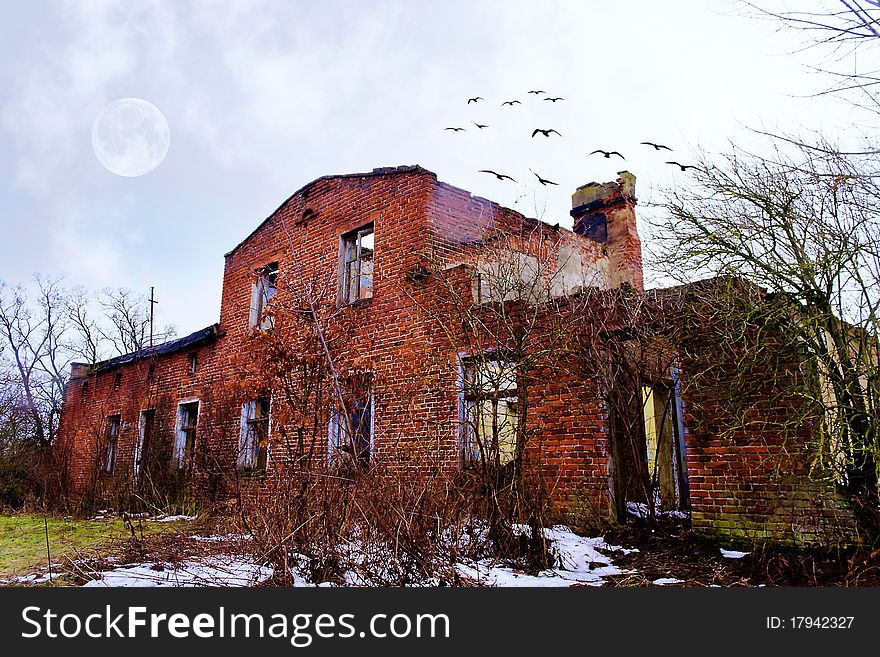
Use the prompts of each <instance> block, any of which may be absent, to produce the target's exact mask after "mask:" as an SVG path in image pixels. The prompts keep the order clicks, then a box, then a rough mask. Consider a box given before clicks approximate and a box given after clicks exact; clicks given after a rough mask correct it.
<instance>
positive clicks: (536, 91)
mask: <svg viewBox="0 0 880 657" xmlns="http://www.w3.org/2000/svg"><path fill="white" fill-rule="evenodd" d="M528 93H530V94H535V95H536V96H537V95H538V94H542V93H544V91H543V90H542V89H536V90H535V91H530V92H528Z"/></svg>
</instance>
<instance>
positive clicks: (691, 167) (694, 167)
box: [666, 162, 697, 171]
mask: <svg viewBox="0 0 880 657" xmlns="http://www.w3.org/2000/svg"><path fill="white" fill-rule="evenodd" d="M666 164H674V165H675V166H677V167H680V168H681V170H682V171H687V170H688V169H696V168H697V165H696V164H681V163H680V162H667V163H666Z"/></svg>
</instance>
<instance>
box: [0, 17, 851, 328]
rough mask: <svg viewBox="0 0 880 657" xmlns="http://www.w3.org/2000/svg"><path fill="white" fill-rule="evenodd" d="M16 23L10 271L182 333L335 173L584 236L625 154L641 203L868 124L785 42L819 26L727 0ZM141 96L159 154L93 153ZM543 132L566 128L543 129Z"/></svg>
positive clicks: (4, 108) (9, 137) (6, 84)
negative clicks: (804, 135) (766, 141)
mask: <svg viewBox="0 0 880 657" xmlns="http://www.w3.org/2000/svg"><path fill="white" fill-rule="evenodd" d="M766 4H770V5H772V6H773V7H782V6H784V4H783V3H780V2H768V3H766ZM790 4H793V3H790ZM801 4H810V5H815V6H816V7H817V8H822V7H823V6H824V7H828V6H834V5H836V3H834V2H832V0H826V1H825V2H821V1H820V0H816V1H815V2H806V3H801ZM3 13H4V15H3V21H2V24H0V230H2V238H0V279H2V280H5V281H7V282H10V283H17V282H26V281H27V280H28V279H30V278H31V276H32V275H33V274H34V273H35V272H39V273H44V274H49V275H64V276H65V278H66V281H67V284H68V285H71V286H72V285H84V286H87V287H89V288H91V289H100V288H103V287H119V286H124V287H128V288H132V289H135V290H138V291H144V292H145V293H146V292H148V291H149V288H150V286H155V287H156V293H157V297H158V298H159V300H160V305H159V307H158V310H159V313H160V317H159V321H160V323H166V322H171V323H174V324H175V325H176V326H177V329H178V333H179V334H180V335H184V334H186V333H189V332H191V331H194V330H197V329H199V328H201V327H203V326H206V325H208V324H210V323H212V322H214V321H216V320H217V318H218V316H219V303H220V286H221V280H222V272H223V254H224V253H225V252H227V251H228V250H230V249H231V248H232V247H233V246H235V245H236V244H237V243H238V242H239V241H241V239H242V238H244V237H245V236H246V235H247V234H248V233H249V232H250V231H251V230H252V229H253V228H254V227H255V226H256V225H257V224H258V223H259V222H260V221H261V220H262V219H264V218H265V217H266V216H267V215H268V214H270V213H271V212H272V211H273V210H274V209H275V208H276V207H277V206H278V205H279V204H280V203H281V202H282V201H283V200H284V199H285V198H287V196H289V195H290V194H291V193H292V192H294V191H295V190H297V189H298V188H300V187H301V186H302V185H304V184H306V183H308V182H309V181H311V180H313V179H315V178H317V177H319V176H322V175H327V174H334V173H351V172H358V171H369V170H371V169H373V168H374V167H380V166H394V165H400V164H420V165H422V166H423V167H425V168H427V169H430V170H432V171H434V172H436V173H437V174H438V176H439V178H440V179H441V180H444V181H446V182H448V183H451V184H454V185H457V186H459V187H463V188H465V189H467V190H469V191H471V192H473V193H474V194H477V195H480V196H484V197H487V198H490V199H492V200H495V201H498V202H500V203H502V204H504V205H507V206H510V207H514V208H515V209H517V210H520V211H521V212H524V213H525V214H528V215H530V216H537V217H540V218H542V219H544V220H545V221H548V222H549V223H556V222H560V223H562V225H567V226H570V225H571V221H570V218H569V216H568V210H569V209H570V194H571V192H573V191H574V189H575V188H576V187H577V186H578V185H581V184H584V183H586V182H589V181H592V180H596V181H607V180H613V179H614V178H615V177H616V173H617V171H620V170H621V169H623V168H626V169H628V170H630V171H632V172H633V173H635V174H636V176H637V177H638V182H637V191H638V195H639V203H640V208H639V211H640V212H642V214H643V215H645V214H646V213H650V212H651V208H650V203H651V201H652V199H657V198H659V194H660V192H661V190H662V189H663V187H664V186H667V187H668V186H671V185H683V184H687V177H686V175H684V174H681V173H679V172H676V170H675V169H674V167H671V166H669V165H667V164H664V161H665V160H668V159H677V160H679V161H682V162H687V161H690V160H691V159H693V157H694V153H695V151H696V150H697V149H701V148H702V149H707V150H709V151H713V150H721V149H723V148H724V145H725V143H726V141H727V140H728V139H736V140H739V141H747V140H749V139H753V135H751V134H750V133H749V130H748V128H749V127H759V128H760V127H764V128H768V129H784V130H788V131H796V130H800V129H801V128H802V127H807V128H810V129H817V130H823V131H825V132H826V133H828V134H829V135H830V136H831V137H832V138H833V137H834V136H835V135H836V134H837V133H838V132H839V131H845V130H847V128H848V126H849V125H851V124H852V123H853V119H852V117H849V116H847V112H849V111H850V110H849V109H847V106H843V105H831V104H829V103H830V101H826V100H821V99H817V98H815V97H809V96H808V95H809V94H810V92H812V91H815V90H817V89H818V88H821V87H822V86H823V83H822V82H821V81H819V80H817V79H816V76H815V75H812V76H811V75H810V73H809V72H808V69H807V66H809V65H815V64H817V62H816V61H815V60H814V58H815V54H814V53H812V52H810V51H808V52H801V53H796V54H792V53H793V52H794V51H795V50H797V49H798V46H799V44H800V43H802V39H803V38H804V37H803V35H794V34H790V33H781V34H780V33H777V32H776V31H775V30H776V28H777V27H778V26H777V25H775V24H773V23H772V22H769V21H761V20H757V19H755V18H754V17H750V16H747V15H746V13H745V11H744V9H743V7H742V5H741V4H740V3H738V2H736V1H735V0H674V1H670V2H662V3H661V2H656V0H629V1H627V2H607V1H604V0H572V1H571V2H563V1H542V2H537V1H532V2H525V1H501V0H497V1H496V0H492V1H488V0H486V1H470V0H469V1H456V0H443V1H439V0H438V1H428V0H425V1H420V2H412V1H407V0H384V1H382V0H373V1H369V2H356V1H355V0H348V1H343V0H330V1H322V2H314V1H294V0H289V1H284V0H279V1H277V2H273V1H269V0H266V1H258V0H252V1H244V0H239V1H236V2H206V1H201V2H185V1H177V0H175V1H162V0H154V1H146V0H143V1H138V2H112V1H98V0H92V1H88V2H86V1H81V2H61V1H47V0H44V1H32V2H26V3H25V2H15V3H9V4H4V12H3ZM532 89H535V90H544V91H546V93H547V95H552V96H559V97H562V98H564V100H563V101H560V102H556V103H552V102H547V101H543V100H541V96H539V95H530V94H527V91H529V90H532ZM473 96H482V97H483V98H484V99H485V100H484V101H481V102H479V103H471V104H468V103H467V99H468V98H469V97H473ZM127 97H138V98H143V99H146V100H148V101H149V102H151V103H153V104H154V105H156V106H157V107H158V108H159V109H160V110H161V112H162V113H163V114H164V116H165V117H166V118H167V121H168V124H169V125H170V132H171V144H170V149H169V151H168V154H167V157H166V158H165V160H164V161H163V162H162V163H161V164H160V165H159V166H158V167H157V168H156V169H154V170H153V171H151V172H149V173H147V174H145V175H142V176H137V177H124V176H119V175H116V174H114V173H112V172H110V171H108V170H107V169H105V168H104V167H103V166H102V165H101V163H100V162H99V161H98V159H97V158H96V156H95V153H94V152H93V148H92V126H93V124H94V122H95V119H96V117H97V116H98V115H99V113H100V112H101V111H102V110H103V109H104V108H105V107H106V106H107V104H108V103H110V102H112V101H114V100H116V99H119V98H127ZM512 99H518V100H520V101H521V104H520V105H516V106H514V107H512V108H511V107H509V106H505V107H502V106H501V103H502V102H503V101H506V100H512ZM474 122H478V123H483V124H488V125H489V128H486V129H484V130H479V129H478V128H476V127H475V126H474V125H473V123H474ZM451 126H456V127H457V126H460V127H464V128H466V130H465V131H462V132H452V131H446V130H444V128H445V127H451ZM537 127H540V128H554V129H556V130H557V131H558V132H560V133H561V135H562V136H561V137H559V136H557V135H551V137H549V138H544V137H542V136H541V135H538V136H537V137H535V138H532V137H531V136H530V135H531V132H532V130H533V129H534V128H537ZM645 140H650V141H657V142H661V143H664V144H668V145H669V146H671V147H672V148H674V153H672V154H671V156H670V155H669V154H667V153H666V152H661V153H655V152H654V151H653V150H652V149H650V148H649V147H646V146H641V145H639V142H641V141H645ZM597 148H603V149H608V150H618V151H620V152H621V153H623V154H624V156H625V157H626V160H625V162H624V161H621V160H619V159H617V158H614V159H605V158H603V157H601V156H598V155H592V156H590V155H589V153H590V151H592V150H594V149H597ZM485 168H488V169H494V170H496V171H501V172H504V173H507V174H509V175H511V176H513V177H514V178H515V179H516V180H517V183H511V182H509V181H507V182H499V181H497V180H496V179H495V178H493V177H491V176H489V175H487V174H484V173H478V170H479V169H485ZM530 169H533V170H534V171H535V172H537V173H539V174H541V175H542V176H543V177H545V178H548V179H550V180H553V181H555V182H558V183H559V186H558V187H551V186H547V187H541V186H540V185H539V184H537V179H536V178H535V176H534V175H533V174H532V173H531V172H530Z"/></svg>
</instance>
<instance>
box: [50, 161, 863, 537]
mask: <svg viewBox="0 0 880 657" xmlns="http://www.w3.org/2000/svg"><path fill="white" fill-rule="evenodd" d="M614 185H616V186H614ZM628 185H629V183H628V182H627V180H626V179H623V178H622V181H618V183H615V184H612V187H611V188H609V189H608V190H605V191H608V192H609V194H610V196H609V195H608V194H604V192H603V189H604V187H602V186H593V187H601V188H602V189H598V191H596V189H593V191H591V192H590V194H593V193H594V192H595V194H597V196H595V198H593V197H590V198H587V199H586V200H585V205H586V206H589V207H587V208H585V209H584V208H582V214H581V215H580V216H581V218H582V221H580V223H578V224H576V227H577V226H579V227H580V230H579V232H581V233H582V234H578V235H576V234H574V233H572V232H571V231H565V230H564V229H559V228H557V227H549V226H545V225H541V224H540V223H538V222H535V221H534V220H528V219H525V218H524V217H522V216H521V215H519V214H518V213H516V212H513V211H512V210H508V209H505V208H501V207H500V206H498V205H496V204H493V203H491V202H489V201H487V200H485V199H480V198H478V197H474V196H472V195H470V194H469V193H467V192H466V191H464V190H460V189H457V188H455V187H452V186H449V185H445V184H443V183H439V182H438V181H437V179H436V176H434V174H432V173H430V172H428V171H425V170H424V169H420V168H418V167H401V168H397V169H383V170H377V171H375V172H373V173H368V174H358V175H348V176H332V177H327V178H321V179H318V180H317V181H315V182H313V183H310V184H309V185H307V186H306V187H304V188H303V189H302V190H300V191H299V192H297V193H296V194H294V195H293V196H291V197H290V198H289V199H288V200H287V201H285V203H284V204H282V206H281V207H280V208H278V210H277V211H276V212H275V213H273V215H272V216H270V217H269V218H268V219H266V220H265V221H264V222H263V223H262V224H261V225H260V226H259V227H258V228H257V229H256V230H255V231H254V232H253V233H252V234H251V235H250V236H249V237H248V238H247V239H246V240H245V241H244V242H242V243H241V244H240V245H239V246H237V247H236V248H235V249H233V250H232V251H231V252H230V253H228V254H227V256H226V265H225V269H224V278H223V294H222V302H221V310H220V334H221V336H222V337H219V338H218V339H217V340H216V341H212V342H210V343H206V344H202V345H200V346H199V347H198V348H197V349H192V350H189V349H185V350H182V351H179V352H177V353H172V354H168V355H165V356H160V357H157V358H145V359H140V360H135V361H133V362H131V363H127V364H122V365H118V366H116V367H113V368H109V369H107V370H106V371H102V372H99V373H97V374H93V375H89V376H87V377H84V378H73V379H72V380H71V382H70V384H69V386H68V389H67V392H66V395H65V406H64V415H63V418H62V427H61V432H60V435H61V438H60V440H61V441H62V443H64V444H65V445H68V446H70V447H71V449H70V450H69V451H70V477H71V492H72V493H73V494H74V495H79V496H82V495H87V494H94V495H97V496H101V495H106V494H107V493H108V492H109V491H111V490H119V489H123V488H125V487H126V485H128V483H127V482H130V481H131V479H132V476H133V462H134V449H135V441H136V438H137V425H138V418H139V415H140V413H141V411H142V410H144V409H147V408H155V409H156V412H157V416H156V421H157V422H158V423H159V425H160V432H161V435H162V436H163V440H165V441H166V445H170V444H171V443H172V442H173V430H174V426H175V423H176V419H177V418H176V414H177V406H178V404H179V403H180V402H182V401H185V400H189V399H198V400H200V402H201V406H200V416H199V425H198V430H197V431H198V434H197V435H198V436H199V437H200V442H199V443H198V445H197V449H198V450H200V454H201V457H200V458H201V460H200V461H197V465H198V468H197V471H196V473H195V482H196V484H197V485H198V486H200V487H202V489H203V490H205V491H207V492H209V493H211V494H212V495H220V494H223V493H224V491H223V490H220V489H218V484H217V482H216V481H214V480H212V479H211V476H209V474H210V472H209V471H213V472H215V473H217V472H221V471H224V472H225V473H227V474H228V475H229V479H230V480H234V479H235V478H236V473H235V467H234V453H235V451H236V449H237V443H238V437H239V430H240V420H241V418H240V415H241V404H242V403H244V402H245V401H248V400H247V399H245V398H244V397H243V393H242V391H241V389H240V386H239V384H240V383H241V382H242V381H243V380H244V379H246V378H247V377H248V376H249V375H250V374H252V367H253V363H254V362H255V360H254V359H255V355H256V353H257V352H258V351H259V348H260V341H261V340H263V339H264V338H265V337H266V336H265V335H263V334H261V332H260V331H259V330H256V331H255V330H254V329H253V327H252V326H251V308H250V306H251V300H252V294H253V285H254V283H255V281H256V280H257V278H258V276H259V272H260V271H261V270H262V269H263V268H264V267H265V266H266V265H268V264H269V263H276V262H277V263H278V292H277V295H276V297H275V299H274V300H273V302H272V303H273V304H276V305H277V306H278V307H284V308H287V309H288V310H291V309H294V310H295V309H296V308H297V307H300V308H302V307H303V303H304V300H305V299H306V297H307V295H306V292H305V290H306V289H308V290H310V291H311V294H312V296H313V298H314V299H316V300H317V301H318V302H319V304H323V305H322V308H324V309H325V310H326V309H336V303H337V294H338V284H339V276H340V263H339V253H340V239H341V236H343V235H345V234H346V233H349V232H350V231H352V230H355V229H358V228H361V227H363V226H366V225H367V224H373V225H374V227H375V232H374V238H375V244H374V247H375V252H374V265H375V269H374V273H373V288H372V289H373V295H372V298H370V299H364V300H360V301H357V302H355V303H353V304H350V305H344V306H342V307H340V308H338V309H337V314H338V317H339V325H340V326H345V327H346V331H348V333H347V334H345V335H342V336H340V335H335V336H334V338H335V339H336V340H337V342H336V344H338V345H342V347H343V348H342V349H341V350H342V351H344V353H345V356H344V358H342V359H341V360H340V367H341V368H342V370H341V371H340V372H339V373H340V375H341V376H347V375H349V374H351V373H352V372H354V371H369V372H371V374H372V388H373V423H374V431H373V435H374V449H373V455H374V456H373V458H375V459H378V460H381V461H383V462H385V463H388V464H390V465H392V466H394V467H399V468H407V469H410V470H412V469H416V470H418V471H420V472H422V473H423V474H424V475H425V476H435V475H437V474H454V473H455V472H457V471H458V468H459V467H460V462H459V446H460V445H459V429H460V408H461V397H460V377H461V358H462V357H466V356H473V355H476V354H477V353H479V351H480V350H486V349H491V348H495V347H498V346H503V345H498V344H493V343H492V340H491V339H485V338H484V339H482V340H474V339H473V336H471V337H468V335H469V333H468V332H469V331H472V327H469V326H467V323H468V322H467V321H466V320H467V313H463V312H462V311H463V310H464V309H465V307H469V306H470V305H471V304H473V303H474V301H475V300H474V298H473V296H472V289H473V286H472V283H473V276H474V273H475V271H476V268H477V267H478V265H479V261H480V257H482V255H484V254H485V252H486V247H487V245H488V244H489V243H490V241H491V240H492V239H493V238H494V236H497V235H498V234H499V232H500V233H501V234H503V235H513V236H517V239H516V240H514V242H512V243H511V244H512V245H513V248H514V249H516V250H519V251H521V252H522V253H525V254H528V255H530V256H532V257H535V258H537V259H539V260H540V261H542V262H548V263H551V266H550V267H549V269H550V270H552V269H553V266H559V265H560V263H561V262H562V261H563V260H564V259H567V258H571V257H575V258H576V259H577V262H578V266H577V267H575V268H574V269H577V270H585V271H588V272H591V273H592V274H594V275H595V276H596V277H598V278H594V279H593V283H594V284H595V285H596V286H598V287H601V288H613V287H615V286H616V285H619V284H621V283H624V282H627V283H629V284H630V285H631V286H632V287H633V288H636V289H639V288H640V287H641V259H640V255H639V254H637V253H636V251H638V246H639V244H638V236H637V234H636V233H635V223H634V217H635V216H634V213H633V207H632V204H633V203H634V198H632V194H633V192H632V189H631V186H628ZM609 190H610V191H609ZM581 200H584V199H581ZM593 201H599V203H598V205H595V206H593V205H591V203H593ZM599 211H601V212H600V213H604V215H603V217H602V220H601V221H599V219H598V218H596V217H595V216H594V214H590V213H594V212H599ZM591 216H592V217H594V218H596V221H594V222H592V223H590V222H589V221H587V220H586V219H585V217H586V218H589V217H591ZM590 221H592V220H590ZM603 222H604V223H603ZM587 224H590V226H593V228H595V227H596V226H599V224H601V225H602V226H603V227H604V228H603V229H604V231H605V233H604V237H603V239H604V241H602V240H599V239H593V238H592V237H590V236H589V235H588V233H589V232H590V230H591V229H588V228H589V227H588V226H587ZM523 236H525V237H523ZM517 240H518V241H517ZM618 240H619V241H618ZM508 246H510V245H508ZM481 249H482V251H481ZM481 254H482V255H481ZM572 254H574V255H572ZM637 256H638V257H637ZM553 263H555V264H553ZM547 282H548V283H549V284H551V286H552V285H553V282H552V281H547ZM487 308H488V306H487ZM536 308H537V315H535V314H534V312H533V311H534V308H533V309H532V310H531V311H530V313H531V319H530V320H529V321H532V322H533V332H532V335H531V337H530V339H531V340H532V346H533V347H534V349H535V350H537V351H540V350H541V349H544V350H545V351H548V354H547V356H546V358H543V359H538V361H537V362H536V363H535V365H534V368H533V371H532V372H531V377H532V380H531V383H530V385H529V401H528V406H529V414H528V418H529V420H528V426H527V432H528V434H529V436H530V445H529V451H528V452H527V455H526V456H527V459H528V460H529V462H530V463H532V464H535V465H537V467H539V468H540V470H541V472H542V476H543V478H544V482H545V485H546V487H547V489H548V491H549V492H550V494H551V496H552V497H553V499H554V501H555V507H556V508H557V510H559V511H560V512H563V511H564V510H565V509H567V508H572V507H573V506H579V507H581V508H582V509H583V508H588V509H590V510H592V511H593V512H594V513H595V514H596V515H597V516H603V515H608V514H610V501H609V470H610V468H611V465H610V453H611V450H610V445H609V432H608V427H607V413H606V409H605V406H604V402H603V398H602V394H603V392H602V389H601V386H600V384H599V381H598V379H597V377H598V376H599V369H600V368H597V369H596V371H593V372H590V371H588V370H586V371H585V370H584V368H583V367H582V364H579V363H577V362H575V361H576V360H577V355H576V354H574V353H567V352H566V349H568V348H569V346H566V341H565V339H564V338H565V336H564V332H565V331H566V330H567V331H568V332H569V334H570V333H571V332H572V331H574V330H581V329H583V330H588V329H589V327H580V328H579V329H578V328H576V326H578V325H577V324H572V323H566V321H564V320H565V319H566V318H565V313H568V312H571V309H570V308H568V309H565V308H561V307H560V306H558V305H554V304H553V303H551V304H542V305H539V306H537V307H536ZM468 312H470V311H468ZM588 316H589V315H588ZM279 321H290V318H289V316H288V317H285V318H283V319H279ZM565 327H567V328H565ZM282 328H284V330H294V329H293V328H292V325H291V326H286V327H282V326H281V325H279V326H278V331H279V332H280V331H281V330H282ZM548 344H549V345H552V346H553V348H552V349H549V350H548V349H546V347H547V345H548ZM557 345H558V350H557V349H556V346H557ZM191 351H197V352H198V368H197V371H196V373H195V374H190V373H189V372H188V365H189V353H190V352H191ZM554 351H558V352H559V353H558V354H556V355H553V352H554ZM533 353H534V352H533ZM683 367H684V369H685V370H686V369H687V363H684V364H683ZM117 373H121V374H122V379H121V380H120V381H119V382H118V385H115V383H116V378H115V377H116V374H117ZM731 375H732V374H731ZM754 376H755V377H756V380H760V373H759V372H755V373H754ZM760 390H761V387H760V386H758V387H756V399H758V400H759V401H760V399H761V394H760ZM699 395H700V391H699V390H698V389H697V390H692V391H691V397H690V398H689V399H686V400H685V402H686V403H685V408H686V410H687V412H688V415H687V416H686V417H685V423H686V425H687V427H688V429H689V430H690V433H689V434H688V436H687V463H688V469H689V478H690V501H691V508H692V514H693V522H694V526H695V527H696V528H697V529H699V530H706V531H708V530H712V531H717V532H719V533H722V534H725V535H737V536H744V537H772V538H777V539H779V538H782V539H785V540H794V541H800V542H809V541H812V540H814V539H815V540H819V538H820V537H822V536H828V535H831V534H834V533H835V532H837V533H838V534H842V533H845V531H846V530H847V529H848V527H849V526H850V525H851V523H850V520H851V518H850V517H849V516H847V513H846V511H845V509H843V507H842V506H841V505H839V504H837V503H836V502H835V501H834V497H833V495H832V496H831V497H829V495H828V491H827V490H826V489H821V487H817V486H816V485H813V484H810V483H807V482H808V478H807V476H806V475H807V474H808V473H807V464H808V457H807V455H806V454H805V453H804V452H803V450H802V449H800V448H801V447H803V445H804V444H806V441H804V440H800V442H798V440H794V441H792V440H784V439H783V438H781V437H780V435H779V434H778V433H774V431H773V428H772V422H770V423H767V424H766V428H765V430H764V431H762V432H756V431H749V432H740V433H734V434H733V435H732V436H729V437H728V436H725V437H723V438H721V437H719V436H721V435H722V434H723V432H722V431H721V430H720V429H721V428H722V425H724V426H727V425H725V424H724V423H725V422H726V419H725V418H724V414H723V413H721V412H718V411H719V409H718V408H717V407H713V405H712V403H711V402H712V400H711V399H708V398H700V397H699ZM771 399H773V398H772V397H771V396H769V395H768V396H767V399H766V401H765V402H762V403H757V404H756V405H755V406H754V412H755V413H756V414H757V415H758V416H760V417H766V418H772V417H774V414H784V413H785V412H786V408H785V407H784V405H779V406H775V405H774V404H775V403H776V402H775V401H773V402H772V403H771V401H770V400H771ZM273 403H276V402H274V401H273ZM277 403H282V402H281V401H279V402H277ZM115 414H119V415H120V416H121V420H122V425H121V431H120V435H119V442H118V449H117V454H116V465H115V468H114V472H113V473H112V474H110V475H103V474H98V472H97V467H96V465H97V453H98V451H97V446H98V441H99V439H100V437H101V436H103V435H104V434H103V432H104V428H105V425H106V418H107V417H108V416H109V415H115ZM328 420H329V411H328V414H327V415H326V416H325V417H321V418H319V419H318V422H319V423H320V424H322V426H327V423H328ZM800 438H804V436H800V437H799V439H800ZM273 439H275V440H277V434H276V436H275V438H273ZM318 440H319V441H321V442H322V443H323V445H322V447H323V448H324V449H326V445H327V443H326V434H324V435H322V436H319V439H318ZM275 447H276V448H275V450H274V451H272V450H271V449H270V455H269V467H268V470H267V472H266V476H265V477H259V476H258V477H249V478H247V479H245V480H243V481H244V483H245V489H246V491H254V490H258V489H259V488H260V487H261V486H270V485H271V483H272V479H273V477H278V476H284V472H283V467H281V466H284V464H285V463H284V458H283V454H284V452H283V450H282V449H278V448H277V445H276V446H275ZM199 468H201V472H199ZM233 483H234V482H233ZM220 488H222V486H220ZM829 500H830V501H829ZM842 509H843V510H842Z"/></svg>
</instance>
